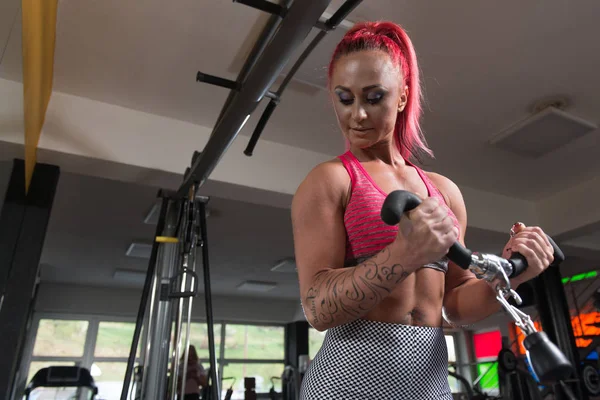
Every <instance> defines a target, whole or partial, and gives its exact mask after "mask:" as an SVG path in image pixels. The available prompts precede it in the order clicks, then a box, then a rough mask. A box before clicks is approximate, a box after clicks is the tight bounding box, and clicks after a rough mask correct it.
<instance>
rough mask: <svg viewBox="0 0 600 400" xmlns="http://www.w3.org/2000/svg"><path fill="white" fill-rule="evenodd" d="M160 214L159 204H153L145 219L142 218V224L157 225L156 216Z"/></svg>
mask: <svg viewBox="0 0 600 400" xmlns="http://www.w3.org/2000/svg"><path fill="white" fill-rule="evenodd" d="M159 214H160V204H159V203H155V204H154V205H153V206H152V208H151V209H150V211H148V214H146V218H144V223H145V224H148V225H156V224H158V216H159Z"/></svg>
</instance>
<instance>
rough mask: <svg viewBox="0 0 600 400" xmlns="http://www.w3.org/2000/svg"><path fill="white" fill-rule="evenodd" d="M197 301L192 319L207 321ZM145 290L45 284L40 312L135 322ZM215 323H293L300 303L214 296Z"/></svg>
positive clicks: (201, 302)
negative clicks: (109, 317)
mask: <svg viewBox="0 0 600 400" xmlns="http://www.w3.org/2000/svg"><path fill="white" fill-rule="evenodd" d="M203 296H204V295H203V294H199V295H198V297H197V298H196V299H195V300H194V305H193V308H192V318H194V319H203V318H204V317H205V315H206V314H205V312H204V298H203ZM140 297H141V289H116V288H103V287H91V286H78V285H68V284H57V283H47V282H44V283H41V284H40V288H39V291H38V297H37V301H36V306H35V311H36V312H48V313H60V314H84V315H104V316H119V317H131V318H133V319H135V317H136V315H137V312H138V307H139V304H140ZM212 301H213V315H214V318H215V320H226V321H240V322H266V323H287V322H290V321H292V320H293V317H294V314H295V313H296V310H297V307H298V305H297V302H296V301H285V300H279V299H277V300H273V299H263V298H254V297H233V296H231V297H224V296H213V299H212Z"/></svg>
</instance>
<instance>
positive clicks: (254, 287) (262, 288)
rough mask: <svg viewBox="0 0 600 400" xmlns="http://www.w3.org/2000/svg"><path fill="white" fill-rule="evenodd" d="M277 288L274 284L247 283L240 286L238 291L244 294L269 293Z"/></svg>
mask: <svg viewBox="0 0 600 400" xmlns="http://www.w3.org/2000/svg"><path fill="white" fill-rule="evenodd" d="M276 287H277V284H276V283H274V282H259V281H246V282H242V283H241V284H240V285H238V287H237V289H238V290H241V291H244V292H268V291H269V290H273V289H275V288H276Z"/></svg>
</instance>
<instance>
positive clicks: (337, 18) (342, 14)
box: [315, 0, 362, 32]
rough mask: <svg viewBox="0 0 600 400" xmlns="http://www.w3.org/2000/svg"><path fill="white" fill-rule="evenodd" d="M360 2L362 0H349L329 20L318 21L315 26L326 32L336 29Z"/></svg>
mask: <svg viewBox="0 0 600 400" xmlns="http://www.w3.org/2000/svg"><path fill="white" fill-rule="evenodd" d="M360 3H362V0H347V1H346V2H345V3H344V4H342V5H341V6H340V8H338V10H337V11H336V12H335V13H334V14H333V15H332V16H331V17H330V18H329V19H328V20H327V21H325V22H322V21H318V22H317V24H316V25H315V28H317V29H320V30H322V31H325V32H329V31H332V30H334V29H336V28H337V27H338V26H339V25H340V24H341V23H342V21H343V20H344V19H346V17H347V16H348V15H350V13H351V12H352V11H354V9H355V8H356V7H358V5H359V4H360Z"/></svg>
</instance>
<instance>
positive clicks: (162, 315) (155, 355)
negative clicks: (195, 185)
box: [142, 202, 180, 400]
mask: <svg viewBox="0 0 600 400" xmlns="http://www.w3.org/2000/svg"><path fill="white" fill-rule="evenodd" d="M179 210H180V207H179V203H178V202H172V203H171V206H170V207H169V210H168V213H167V224H166V226H165V229H164V235H165V236H169V237H173V236H175V235H176V232H177V227H178V223H179ZM177 248H178V244H177V243H165V244H163V245H162V246H161V252H160V257H159V258H158V263H159V265H160V270H159V271H158V274H157V285H156V292H155V295H156V298H158V304H157V305H156V310H155V312H154V313H153V315H151V316H150V319H151V322H150V324H151V326H154V328H153V329H152V330H151V331H150V330H149V331H148V342H149V347H150V350H149V352H148V359H147V364H146V366H145V371H144V377H143V387H142V399H144V400H150V399H156V400H158V399H160V400H163V399H164V398H165V397H166V392H167V391H166V387H167V386H166V385H167V370H168V361H169V344H170V336H171V321H172V315H173V303H172V301H171V299H170V298H169V291H170V283H171V281H170V278H171V276H173V273H174V271H175V267H176V265H178V261H179V260H178V252H177Z"/></svg>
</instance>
